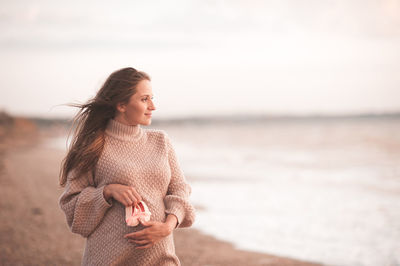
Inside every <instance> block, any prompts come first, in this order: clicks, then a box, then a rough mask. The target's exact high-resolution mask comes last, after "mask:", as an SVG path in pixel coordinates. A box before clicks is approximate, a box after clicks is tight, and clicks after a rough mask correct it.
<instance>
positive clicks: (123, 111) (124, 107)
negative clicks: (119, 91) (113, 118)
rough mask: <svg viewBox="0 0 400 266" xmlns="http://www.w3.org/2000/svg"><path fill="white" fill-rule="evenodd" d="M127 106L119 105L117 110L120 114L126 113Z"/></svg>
mask: <svg viewBox="0 0 400 266" xmlns="http://www.w3.org/2000/svg"><path fill="white" fill-rule="evenodd" d="M125 109H126V104H124V103H117V110H118V112H120V113H125Z"/></svg>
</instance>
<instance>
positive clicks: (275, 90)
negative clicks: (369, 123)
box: [0, 0, 400, 117]
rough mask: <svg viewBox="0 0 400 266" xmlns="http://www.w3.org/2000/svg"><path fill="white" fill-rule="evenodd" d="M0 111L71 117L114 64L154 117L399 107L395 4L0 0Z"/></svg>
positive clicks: (399, 35) (353, 0)
mask: <svg viewBox="0 0 400 266" xmlns="http://www.w3.org/2000/svg"><path fill="white" fill-rule="evenodd" d="M0 6H1V8H0V28H1V33H2V34H1V35H0V92H1V93H0V96H1V97H0V109H4V110H6V111H8V112H11V113H14V114H23V115H26V114H27V115H40V116H46V117H55V116H68V115H72V114H73V113H74V109H72V108H70V107H65V106H59V105H62V104H66V103H69V102H85V101H86V100H88V99H89V98H90V97H92V96H94V94H95V93H96V91H97V90H98V89H99V88H100V86H101V84H102V82H104V80H105V79H106V77H107V76H108V75H109V74H110V73H111V72H112V71H114V70H116V69H119V68H122V67H126V66H132V67H135V68H137V69H140V70H144V71H146V72H147V73H149V74H150V76H151V77H152V79H153V80H152V84H153V93H154V96H155V97H154V101H155V104H156V107H157V108H158V110H157V111H156V112H155V114H154V117H156V116H159V117H170V116H174V117H176V116H178V117H179V116H187V115H210V114H230V113H239V114H252V113H265V114H308V113H329V114H337V113H358V112H388V111H389V112H390V111H400V100H399V99H400V74H399V73H400V1H398V0H382V1H372V0H338V1H321V0H315V1H314V0H308V1H298V0H286V1H285V0H276V1H261V0H260V1H245V0H240V1H239V0H236V1H235V0H233V1H232V0H231V1H216V0H214V1H211V0H210V1H205V0H174V1H161V0H160V1H112V2H110V1H76V0H74V1H67V2H66V1H50V0H43V1H26V0H21V1H15V0H14V1H1V2H0Z"/></svg>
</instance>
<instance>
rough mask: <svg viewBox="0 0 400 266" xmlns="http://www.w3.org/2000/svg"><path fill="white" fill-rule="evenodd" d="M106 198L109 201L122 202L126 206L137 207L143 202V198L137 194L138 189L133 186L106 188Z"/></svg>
mask: <svg viewBox="0 0 400 266" xmlns="http://www.w3.org/2000/svg"><path fill="white" fill-rule="evenodd" d="M103 194H104V198H105V199H106V200H107V201H108V200H109V199H110V198H114V199H115V200H116V201H118V202H121V203H122V204H123V205H124V206H126V207H128V206H132V205H133V206H136V204H137V203H138V202H139V201H141V200H142V197H141V196H140V195H139V193H137V191H136V189H135V188H134V187H131V186H125V185H121V184H109V185H106V186H105V187H104V190H103Z"/></svg>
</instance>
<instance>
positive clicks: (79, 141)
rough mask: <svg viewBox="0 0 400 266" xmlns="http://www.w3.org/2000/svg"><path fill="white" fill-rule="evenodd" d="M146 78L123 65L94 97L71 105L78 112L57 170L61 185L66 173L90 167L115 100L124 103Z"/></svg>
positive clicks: (80, 173)
mask: <svg viewBox="0 0 400 266" xmlns="http://www.w3.org/2000/svg"><path fill="white" fill-rule="evenodd" d="M145 79H146V80H149V81H150V77H149V75H147V74H146V73H145V72H143V71H137V70H136V69H134V68H131V67H127V68H122V69H119V70H117V71H115V72H113V73H112V74H111V75H110V76H109V77H108V78H107V80H106V81H105V82H104V84H103V86H102V87H101V89H100V90H99V91H98V92H97V94H96V96H95V97H94V98H93V99H91V100H89V101H88V102H86V103H84V104H72V106H74V107H78V108H79V111H78V113H77V115H76V116H75V118H74V120H73V124H72V127H71V129H72V132H73V138H72V141H71V144H70V146H69V149H68V153H67V155H66V157H65V158H64V160H63V162H62V165H61V170H60V185H61V186H65V184H66V182H67V177H68V173H69V172H70V171H71V170H75V173H76V174H74V175H73V176H72V177H71V178H79V177H81V176H83V175H85V174H87V173H89V172H90V171H92V170H93V169H94V167H95V166H96V163H97V161H98V160H99V157H100V155H101V152H102V151H103V147H104V132H105V129H106V126H107V123H108V121H109V120H110V119H111V118H113V117H114V116H115V114H116V106H117V104H118V103H128V102H129V98H130V97H131V96H132V95H133V94H135V93H136V86H137V84H138V83H139V82H140V81H142V80H145Z"/></svg>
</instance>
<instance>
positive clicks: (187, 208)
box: [164, 134, 196, 228]
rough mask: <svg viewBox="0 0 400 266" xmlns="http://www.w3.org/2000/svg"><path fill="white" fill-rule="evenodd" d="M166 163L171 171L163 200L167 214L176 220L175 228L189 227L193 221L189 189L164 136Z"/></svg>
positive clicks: (169, 142) (193, 214) (170, 146)
mask: <svg viewBox="0 0 400 266" xmlns="http://www.w3.org/2000/svg"><path fill="white" fill-rule="evenodd" d="M165 141H166V148H167V154H168V162H169V166H170V169H171V179H170V183H169V185H168V191H167V195H166V196H165V198H164V204H165V207H166V210H165V212H166V213H167V214H173V215H175V216H176V218H177V219H178V224H177V226H176V227H180V228H182V227H189V226H191V225H192V224H193V222H194V220H195V216H196V214H195V210H194V207H193V206H192V205H191V204H190V202H189V196H190V194H191V187H190V186H189V184H188V183H187V182H186V180H185V177H184V175H183V172H182V170H181V168H180V166H179V162H178V159H177V157H176V153H175V150H174V148H173V147H172V144H171V141H170V139H169V137H168V135H166V134H165Z"/></svg>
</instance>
